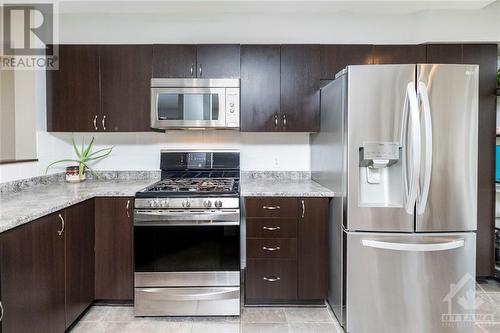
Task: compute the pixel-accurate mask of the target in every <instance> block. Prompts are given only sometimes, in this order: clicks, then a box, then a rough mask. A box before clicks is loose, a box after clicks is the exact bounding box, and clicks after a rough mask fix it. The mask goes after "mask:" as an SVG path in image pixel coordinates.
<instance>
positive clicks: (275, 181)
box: [240, 174, 340, 197]
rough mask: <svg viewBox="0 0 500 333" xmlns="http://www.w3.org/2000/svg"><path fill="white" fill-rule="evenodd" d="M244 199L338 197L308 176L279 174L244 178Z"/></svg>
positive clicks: (241, 188) (242, 183)
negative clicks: (283, 175)
mask: <svg viewBox="0 0 500 333" xmlns="http://www.w3.org/2000/svg"><path fill="white" fill-rule="evenodd" d="M240 195H241V196H242V197H336V196H339V195H340V193H337V192H334V191H332V190H330V189H328V188H326V187H324V186H322V185H320V184H318V183H316V182H315V181H313V180H312V179H311V178H310V175H309V177H307V175H306V176H305V177H304V176H302V175H299V176H298V177H286V176H285V177H281V176H280V175H279V174H278V175H275V176H271V177H265V176H264V177H262V176H258V175H257V176H255V175H250V176H243V177H242V178H241V181H240Z"/></svg>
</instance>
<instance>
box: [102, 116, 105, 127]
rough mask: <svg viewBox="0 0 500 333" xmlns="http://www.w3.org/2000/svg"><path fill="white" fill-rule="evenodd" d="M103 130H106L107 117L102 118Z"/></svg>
mask: <svg viewBox="0 0 500 333" xmlns="http://www.w3.org/2000/svg"><path fill="white" fill-rule="evenodd" d="M102 129H103V130H106V115H104V116H102Z"/></svg>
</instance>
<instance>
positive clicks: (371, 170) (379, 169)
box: [359, 142, 403, 207]
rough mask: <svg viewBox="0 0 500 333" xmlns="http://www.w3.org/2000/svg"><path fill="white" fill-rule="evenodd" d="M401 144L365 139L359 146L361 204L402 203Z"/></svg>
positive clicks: (382, 204)
mask: <svg viewBox="0 0 500 333" xmlns="http://www.w3.org/2000/svg"><path fill="white" fill-rule="evenodd" d="M400 160H401V148H400V147H399V144H398V143H397V142H364V143H363V146H362V147H360V148H359V185H360V189H359V191H360V196H359V206H360V207H402V206H403V200H402V197H403V195H402V188H403V180H402V172H401V163H398V162H400Z"/></svg>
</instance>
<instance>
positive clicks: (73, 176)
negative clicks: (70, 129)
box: [45, 137, 113, 182]
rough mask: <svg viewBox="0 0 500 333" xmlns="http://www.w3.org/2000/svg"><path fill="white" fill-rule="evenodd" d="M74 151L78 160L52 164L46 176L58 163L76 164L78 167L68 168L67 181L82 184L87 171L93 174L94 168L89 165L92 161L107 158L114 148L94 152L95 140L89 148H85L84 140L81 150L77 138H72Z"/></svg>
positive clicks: (60, 161) (91, 141) (46, 170)
mask: <svg viewBox="0 0 500 333" xmlns="http://www.w3.org/2000/svg"><path fill="white" fill-rule="evenodd" d="M71 141H72V143H73V149H74V151H75V154H76V157H77V158H76V159H64V160H59V161H55V162H52V163H50V164H49V165H48V166H47V169H45V174H47V172H48V171H49V168H50V167H51V166H53V165H54V164H57V163H63V162H75V163H78V165H74V166H69V167H66V180H67V181H69V182H81V181H84V180H85V169H89V170H90V171H91V172H93V170H92V168H90V167H89V165H88V163H89V162H90V161H95V160H99V159H102V158H105V157H107V156H108V155H109V154H110V153H111V151H112V150H113V147H110V148H104V149H100V150H98V151H95V152H92V145H93V144H94V138H93V137H92V140H90V143H89V144H88V146H85V140H82V145H81V148H80V149H79V148H78V147H77V145H76V143H75V138H74V137H73V138H72V140H71Z"/></svg>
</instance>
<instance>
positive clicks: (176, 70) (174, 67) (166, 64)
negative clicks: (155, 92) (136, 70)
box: [153, 44, 196, 78]
mask: <svg viewBox="0 0 500 333" xmlns="http://www.w3.org/2000/svg"><path fill="white" fill-rule="evenodd" d="M153 77H155V78H193V77H196V46H195V45H180V44H170V45H153Z"/></svg>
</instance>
